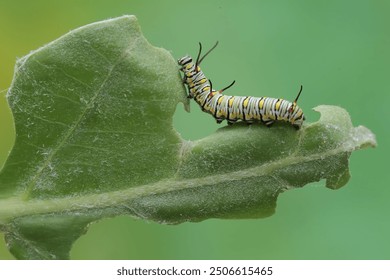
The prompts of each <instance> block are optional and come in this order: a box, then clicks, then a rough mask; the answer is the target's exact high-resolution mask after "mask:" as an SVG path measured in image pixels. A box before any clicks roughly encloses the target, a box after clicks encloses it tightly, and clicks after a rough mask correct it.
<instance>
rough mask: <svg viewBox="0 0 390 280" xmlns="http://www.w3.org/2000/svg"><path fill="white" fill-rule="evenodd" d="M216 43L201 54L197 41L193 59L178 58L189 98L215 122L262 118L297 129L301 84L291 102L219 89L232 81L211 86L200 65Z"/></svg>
mask: <svg viewBox="0 0 390 280" xmlns="http://www.w3.org/2000/svg"><path fill="white" fill-rule="evenodd" d="M217 45H218V41H217V42H216V44H215V45H214V46H213V47H212V48H211V49H210V50H208V51H207V52H206V53H205V54H204V55H203V56H202V57H201V52H202V44H201V43H199V52H198V56H197V59H196V61H195V63H194V62H193V60H192V58H191V57H190V56H184V57H182V58H181V59H179V60H178V64H179V65H180V70H181V71H182V72H183V73H184V76H183V82H184V83H185V84H186V85H187V88H188V98H191V99H192V98H194V99H195V101H196V103H198V104H199V106H200V107H201V109H202V111H204V112H207V113H209V114H211V115H212V116H213V117H214V118H215V120H216V121H217V123H221V122H222V121H223V120H227V122H228V124H229V125H231V124H233V123H235V122H237V121H243V122H246V123H247V124H252V123H255V122H261V123H263V124H265V125H266V126H267V127H270V126H271V125H272V124H273V123H275V122H276V121H285V122H288V123H290V124H291V125H293V126H294V127H295V128H296V129H300V128H301V126H302V124H303V121H304V120H305V115H304V114H303V111H302V109H301V108H300V107H299V106H298V105H297V101H298V98H299V97H300V95H301V92H302V89H303V87H302V86H301V87H300V90H299V92H298V95H297V97H296V98H295V99H294V101H293V102H290V101H287V100H284V99H281V98H272V97H252V96H229V95H224V94H222V92H224V91H226V90H227V89H229V88H230V87H231V86H233V85H234V83H235V81H233V82H232V83H231V84H230V85H228V86H227V87H225V88H223V89H221V90H218V91H216V90H214V89H213V87H212V83H211V81H210V80H209V79H207V78H206V76H205V75H204V73H203V71H202V70H201V69H200V63H201V62H202V61H203V59H204V58H205V57H206V56H207V55H208V54H209V53H210V52H211V51H212V50H213V49H214V48H215V47H216V46H217Z"/></svg>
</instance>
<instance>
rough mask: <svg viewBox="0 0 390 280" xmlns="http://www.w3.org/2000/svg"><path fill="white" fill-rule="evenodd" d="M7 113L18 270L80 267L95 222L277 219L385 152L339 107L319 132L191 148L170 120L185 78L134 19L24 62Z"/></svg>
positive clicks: (269, 132)
mask: <svg viewBox="0 0 390 280" xmlns="http://www.w3.org/2000/svg"><path fill="white" fill-rule="evenodd" d="M8 102H9V105H10V107H11V109H12V112H13V115H14V118H15V126H16V142H15V146H14V148H13V150H12V152H11V154H10V156H9V158H8V160H7V162H6V164H5V166H4V168H3V170H2V172H1V173H0V227H1V229H2V230H3V231H4V232H5V236H6V241H7V245H8V247H9V248H10V251H11V252H12V253H13V254H14V255H15V256H16V257H17V258H21V259H65V258H69V251H70V249H71V246H72V244H73V242H74V241H75V240H76V239H77V238H78V237H79V236H80V235H82V234H83V233H84V232H85V231H86V229H87V226H88V224H90V223H91V222H94V221H97V220H99V219H102V218H106V217H114V216H117V215H130V216H133V217H138V218H142V219H150V220H154V221H157V222H160V223H170V224H175V223H181V222H185V221H201V220H204V219H208V218H260V217H266V216H269V215H271V214H273V213H274V211H275V207H276V200H277V197H278V195H279V194H280V193H282V192H283V191H285V190H288V189H291V188H297V187H302V186H304V185H306V184H308V183H310V182H315V181H319V180H323V179H325V180H326V186H327V187H329V188H333V189H337V188H339V187H341V186H343V185H345V184H346V183H347V181H348V179H349V176H350V175H349V171H348V158H349V156H350V154H351V152H352V151H354V150H356V149H360V148H364V147H368V146H372V147H374V146H375V145H376V142H375V137H374V135H373V134H372V133H371V132H370V131H369V130H368V129H366V128H364V127H356V128H355V127H353V126H352V124H351V120H350V117H349V115H348V113H347V112H346V111H345V110H344V109H341V108H339V107H335V106H319V107H317V108H316V110H317V111H318V112H320V113H321V118H320V120H319V121H317V122H315V123H309V124H305V125H304V126H303V128H302V129H301V130H298V131H297V130H295V129H294V128H293V127H291V126H290V125H288V124H276V125H274V126H273V127H272V128H267V127H265V126H261V125H252V126H248V125H245V124H236V125H233V126H229V127H223V128H221V129H219V130H218V131H217V132H216V133H214V134H213V135H210V136H208V137H206V138H204V139H201V140H198V141H194V142H190V141H185V140H183V139H181V137H180V135H179V134H178V133H177V132H176V131H175V130H174V129H173V127H172V117H173V114H174V111H175V108H176V105H177V104H178V103H179V102H182V103H184V104H185V106H186V107H188V99H187V98H186V92H185V90H184V87H183V85H182V82H181V78H180V75H179V71H178V66H177V64H176V62H175V59H173V58H172V56H171V55H170V54H169V53H168V52H167V51H166V50H163V49H159V48H155V47H153V46H151V45H150V44H149V43H148V42H147V41H146V40H145V38H144V37H143V36H142V34H141V32H140V29H139V26H138V24H137V21H136V18H135V17H134V16H124V17H120V18H116V19H112V20H107V21H102V22H98V23H95V24H91V25H87V26H85V27H82V28H79V29H76V30H74V31H72V32H70V33H68V34H67V35H65V36H63V37H61V38H59V39H58V40H56V41H54V42H52V43H50V44H48V45H47V46H44V47H43V48H41V49H39V50H37V51H34V52H32V53H30V54H29V55H27V56H26V57H23V58H22V59H20V60H19V61H18V62H17V65H16V68H15V76H14V80H13V83H12V85H11V87H10V89H9V92H8ZM210 121H212V119H211V118H210Z"/></svg>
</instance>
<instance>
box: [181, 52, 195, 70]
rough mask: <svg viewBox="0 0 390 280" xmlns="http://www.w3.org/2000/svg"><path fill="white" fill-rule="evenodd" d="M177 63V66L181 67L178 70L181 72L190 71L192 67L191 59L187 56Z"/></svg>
mask: <svg viewBox="0 0 390 280" xmlns="http://www.w3.org/2000/svg"><path fill="white" fill-rule="evenodd" d="M177 63H178V64H179V66H181V68H180V70H181V71H183V72H186V71H189V70H191V68H192V67H193V66H194V64H193V63H192V57H190V56H188V55H186V56H184V57H182V58H180V59H178V60H177Z"/></svg>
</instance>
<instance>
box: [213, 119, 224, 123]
mask: <svg viewBox="0 0 390 280" xmlns="http://www.w3.org/2000/svg"><path fill="white" fill-rule="evenodd" d="M215 120H216V122H217V124H220V123H221V122H223V120H222V119H215Z"/></svg>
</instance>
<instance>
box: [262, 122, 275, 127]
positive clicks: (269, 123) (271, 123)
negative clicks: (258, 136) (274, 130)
mask: <svg viewBox="0 0 390 280" xmlns="http://www.w3.org/2000/svg"><path fill="white" fill-rule="evenodd" d="M263 123H264V124H265V125H266V126H267V127H271V126H272V125H273V123H274V121H264V122H263Z"/></svg>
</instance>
